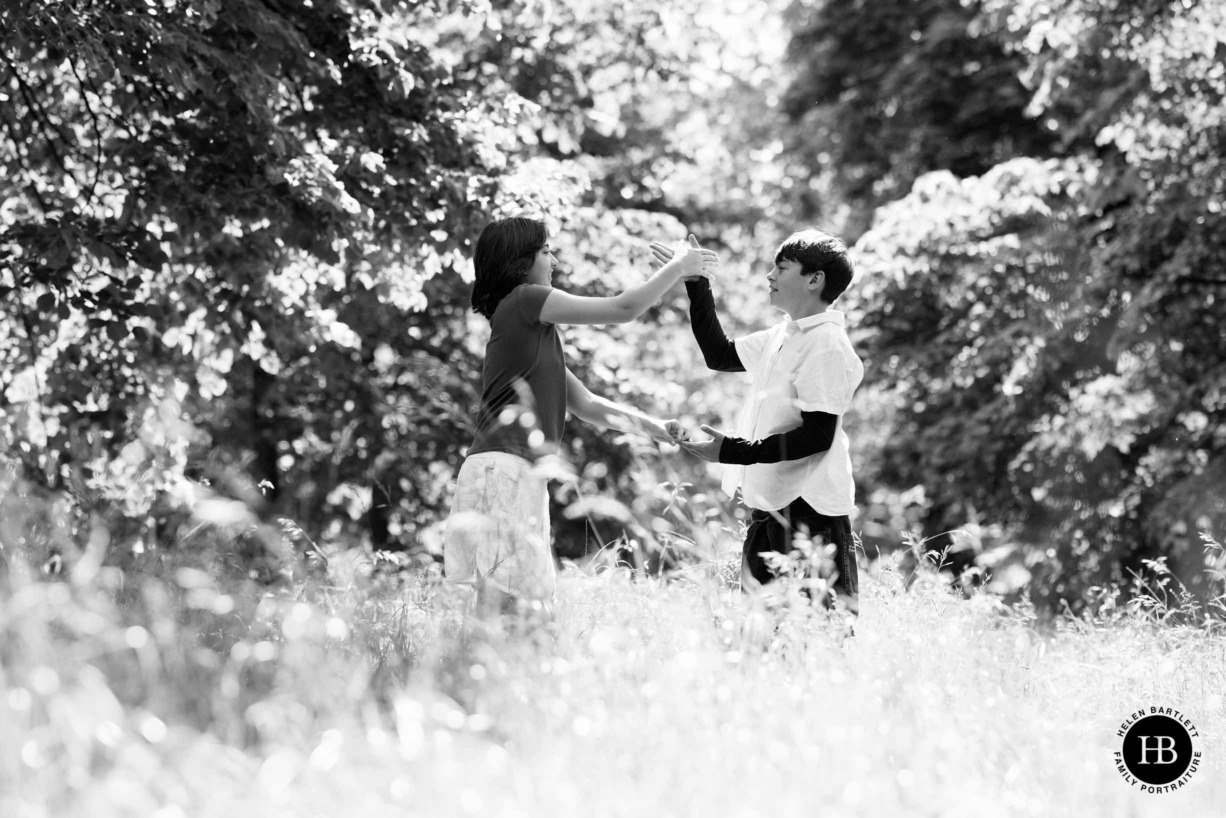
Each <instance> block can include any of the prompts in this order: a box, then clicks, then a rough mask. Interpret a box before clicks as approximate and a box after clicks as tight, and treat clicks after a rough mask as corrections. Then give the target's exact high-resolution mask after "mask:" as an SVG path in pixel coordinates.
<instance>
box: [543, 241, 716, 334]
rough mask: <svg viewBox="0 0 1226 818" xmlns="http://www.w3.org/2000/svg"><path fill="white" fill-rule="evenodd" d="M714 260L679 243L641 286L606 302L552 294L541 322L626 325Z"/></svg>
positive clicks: (692, 245) (557, 292)
mask: <svg viewBox="0 0 1226 818" xmlns="http://www.w3.org/2000/svg"><path fill="white" fill-rule="evenodd" d="M716 258H717V256H716V254H715V253H714V252H712V251H710V250H703V249H702V248H700V247H698V246H697V241H696V240H693V241H690V242H681V243H679V244H678V245H677V249H676V251H675V252H674V254H673V257H672V259H671V260H670V261H669V262H668V263H667V264H665V265H664V266H663V267H661V268H660V269H658V270H656V271H655V273H653V274H652V276H651V278H649V279H647V280H646V281H644V282H643V283H642V284H639V285H637V286H634V287H631V288H630V289H628V290H626V291H625V292H623V293H621V294H619V295H614V296H610V297H607V298H595V297H591V296H582V295H571V294H570V293H564V292H562V291H561V290H554V291H553V292H551V293H550V294H549V296H548V298H546V299H545V304H544V306H542V307H541V320H542V321H544V322H546V323H549V324H627V323H629V322H631V321H633V320H635V319H636V318H638V317H639V316H640V315H642V314H643V313H644V312H646V311H647V308H648V307H650V306H651V305H652V304H654V303H656V302H657V301H659V300H660V298H661V296H663V295H664V293H665V292H667V291H668V289H669V288H670V287H672V286H673V285H674V284H676V283H677V280H678V279H680V278H682V277H683V276H701V275H704V269H703V268H704V266H707V265H712V264H714V262H715V260H716Z"/></svg>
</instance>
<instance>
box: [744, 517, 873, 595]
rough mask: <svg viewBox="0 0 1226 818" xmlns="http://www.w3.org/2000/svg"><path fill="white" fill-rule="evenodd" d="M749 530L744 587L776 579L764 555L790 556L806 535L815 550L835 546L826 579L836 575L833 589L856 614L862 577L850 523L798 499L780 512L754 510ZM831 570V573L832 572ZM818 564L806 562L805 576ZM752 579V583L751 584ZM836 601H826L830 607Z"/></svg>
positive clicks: (809, 574)
mask: <svg viewBox="0 0 1226 818" xmlns="http://www.w3.org/2000/svg"><path fill="white" fill-rule="evenodd" d="M752 512H753V513H752V515H751V517H750V521H749V530H748V531H747V532H746V533H745V546H744V549H743V551H742V553H741V587H742V588H746V589H748V588H752V587H754V585H755V583H756V584H758V585H765V584H766V583H768V582H771V581H772V580H774V579H775V578H776V574H775V571H774V569H773V568H772V567H771V566H770V565H769V564H768V563H767V561H766V560H765V559H763V557H762V555H763V554H766V553H770V552H774V553H777V554H789V553H791V552H792V551H793V549H794V546H793V544H792V539H793V537H794V536H796V534H798V533H800V534H802V535H806V534H807V536H808V538H809V541H810V542H811V543H812V544H813V546H814V548H816V549H821V548H823V547H824V546H825V545H827V544H833V545H834V554H833V560H834V564H833V566H831V567H830V568H828V569H826V571H823V572H822V573H823V576H822V578H823V579H827V580H829V579H830V576H829V574H830V573H832V574H833V575H834V582H833V586H832V590H833V591H834V593H835V594H837V596H838V597H839V598H840V599H841V600H842V601H843V602H844V603H845V604H846V605H847V607H848V608H849V609H850V610H851V611H853V612H854V611H856V610H857V608H858V607H859V606H858V602H859V598H860V576H859V573H858V571H857V568H856V550H855V548H856V546H855V540H854V539H853V538H852V535H851V520H850V518H848V517H847V516H846V515H844V516H842V517H827V516H826V515H824V514H818V513H817V512H816V511H814V510H813V507H812V506H810V505H809V504H808V503H806V502H805V501H804V500H803V499H801V498H799V497H797V498H796V499H795V500H793V501H792V502H791V503H790V504H789V505H787V506H786V507H785V508H782V509H779V510H778V511H760V510H758V509H752ZM831 569H832V570H831ZM817 570H818V567H817V565H815V564H814V563H813V562H811V561H806V576H809V577H811V576H812V574H813V573H815V572H816V571H817ZM750 580H752V582H751V581H750ZM832 601H833V600H831V599H830V598H829V595H827V598H825V599H823V600H822V602H823V604H824V605H826V606H827V607H829V606H830V604H831V603H832Z"/></svg>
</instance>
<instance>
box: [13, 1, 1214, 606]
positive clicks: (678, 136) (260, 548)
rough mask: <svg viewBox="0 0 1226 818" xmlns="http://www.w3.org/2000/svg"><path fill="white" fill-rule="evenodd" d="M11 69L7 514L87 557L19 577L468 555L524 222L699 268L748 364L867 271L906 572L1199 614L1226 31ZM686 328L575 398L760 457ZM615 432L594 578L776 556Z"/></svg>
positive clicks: (874, 481) (578, 487)
mask: <svg viewBox="0 0 1226 818" xmlns="http://www.w3.org/2000/svg"><path fill="white" fill-rule="evenodd" d="M0 55H2V58H3V65H0V163H2V164H3V176H2V180H0V185H2V186H3V196H2V197H0V304H3V309H2V310H0V440H2V442H3V451H4V458H5V468H6V475H7V476H6V478H5V482H4V485H5V486H6V489H5V491H6V497H5V500H4V503H5V507H6V508H8V509H10V510H12V509H15V508H19V507H21V506H22V505H23V503H25V504H27V505H28V503H27V501H29V500H30V499H31V498H32V497H35V496H37V497H44V498H56V499H55V501H54V503H52V504H51V505H45V504H44V505H42V506H39V508H53V509H58V511H57V512H56V514H58V515H59V516H58V517H56V519H55V520H52V521H51V522H49V523H48V524H47V525H43V526H42V527H41V528H39V526H38V525H37V523H38V521H37V520H33V519H27V517H30V516H31V515H26V517H21V516H20V515H19V514H17V513H16V512H13V513H12V514H8V515H6V519H5V526H4V528H5V530H4V532H3V534H4V536H3V537H2V538H0V547H3V548H5V549H11V548H13V547H16V544H17V543H18V542H25V543H27V544H29V542H31V541H32V540H31V537H33V536H34V534H33V533H32V532H34V531H35V530H36V529H37V530H38V531H40V532H42V533H40V534H39V537H40V538H41V539H39V547H40V548H44V549H45V550H46V554H47V559H48V560H49V562H51V563H54V562H55V560H59V561H62V562H64V563H67V564H69V566H71V565H72V564H75V563H79V562H80V561H81V560H83V559H86V558H87V556H88V555H89V554H91V553H95V552H97V550H98V548H99V546H98V545H97V542H96V540H97V537H96V536H95V535H94V534H91V532H95V531H96V530H97V528H98V521H99V520H104V521H105V522H106V525H107V527H108V530H109V531H111V532H113V533H112V534H111V535H109V536H108V538H107V542H106V546H105V549H106V552H107V553H106V555H105V557H99V558H100V559H101V558H104V559H106V560H108V561H110V562H117V563H123V562H125V561H128V560H131V559H136V558H138V557H140V555H148V554H149V553H152V552H155V551H156V550H157V549H161V548H167V547H170V546H171V545H172V544H173V543H175V542H181V541H183V540H184V537H188V538H189V539H190V536H191V535H193V532H196V531H198V528H199V526H200V525H201V524H202V523H207V524H209V525H212V526H214V527H218V526H220V527H227V526H228V527H230V528H231V529H233V530H236V531H240V532H242V536H241V537H240V538H239V539H240V541H242V542H244V543H248V545H249V546H250V549H251V551H252V553H253V554H257V555H264V556H269V557H271V558H270V559H268V560H267V562H268V564H269V565H270V566H272V569H270V570H274V571H275V570H276V566H278V565H283V564H284V563H285V562H286V556H287V554H288V551H289V549H291V548H297V549H300V550H304V551H307V552H309V553H316V554H324V553H336V552H337V551H339V550H341V549H344V548H350V547H361V548H369V549H373V550H374V551H406V552H410V553H417V552H428V551H429V549H430V548H432V547H436V544H437V529H438V524H439V523H440V521H441V520H442V518H443V517H444V515H445V513H446V508H447V504H448V502H449V499H450V497H449V492H448V481H449V480H450V479H451V478H452V476H453V475H454V472H455V470H456V468H457V467H458V465H459V463H460V461H461V459H462V457H463V451H464V446H465V445H466V443H467V442H468V441H469V440H470V439H471V433H472V429H471V420H472V416H473V412H472V409H473V406H474V404H475V402H476V399H477V391H476V390H477V385H478V383H479V373H480V366H481V359H482V350H483V344H484V339H485V335H484V333H485V332H486V328H485V322H484V320H483V319H480V318H479V317H476V316H474V315H473V314H472V313H471V312H470V311H469V303H468V292H469V288H470V286H471V277H472V271H471V263H470V261H469V254H470V250H471V246H472V242H473V241H474V239H475V237H476V234H477V233H478V232H479V230H480V228H481V226H482V225H483V224H484V223H485V222H486V221H488V220H489V219H490V218H493V217H496V216H499V215H505V214H509V213H513V212H521V211H528V212H530V213H540V214H544V215H545V216H546V217H547V219H548V220H549V223H550V226H551V232H552V233H553V235H554V238H553V240H552V241H553V244H554V246H555V247H557V248H558V249H559V251H560V252H559V257H560V259H561V262H562V267H563V269H562V271H561V273H560V275H559V276H558V277H557V279H556V282H557V283H558V284H559V286H563V287H567V288H570V289H573V290H574V291H577V292H584V293H589V294H605V293H613V292H617V291H619V290H621V289H623V288H624V287H625V286H627V285H628V284H630V283H632V282H634V281H637V280H640V279H641V278H642V277H643V276H645V275H647V273H648V271H649V269H650V265H649V261H648V259H649V254H648V253H647V250H646V244H647V242H648V241H649V240H652V239H657V238H662V239H667V240H675V239H678V238H681V237H682V236H684V235H685V233H686V232H687V231H692V232H694V233H696V234H697V235H699V236H700V237H701V238H702V239H703V240H704V242H706V243H707V245H708V246H711V247H715V248H717V249H718V250H719V251H720V252H721V254H722V256H723V258H724V264H723V267H722V271H721V274H720V276H721V277H720V281H719V282H718V284H717V297H718V299H719V303H720V304H721V306H722V308H723V314H724V315H725V317H726V324H727V326H728V328H729V330H730V331H732V332H734V333H740V332H744V331H748V330H751V329H755V328H759V327H762V326H765V325H766V324H767V323H769V322H771V321H773V320H774V316H772V315H771V314H770V311H769V309H768V307H767V305H766V299H765V294H764V291H763V288H762V285H761V282H762V277H763V275H764V274H765V272H766V271H767V269H768V267H769V261H770V258H771V254H772V252H773V248H774V246H775V245H776V244H777V243H778V241H779V240H780V239H782V238H783V237H784V236H785V235H786V234H787V233H789V232H791V231H792V230H793V229H796V228H799V227H802V226H810V225H818V226H821V227H823V228H825V229H828V230H830V231H832V232H836V233H839V234H842V235H844V236H845V237H846V238H847V239H848V240H849V242H855V244H856V257H857V260H858V263H859V278H858V281H857V284H856V285H855V286H854V287H853V290H852V291H851V292H849V294H848V296H847V297H846V302H847V303H846V304H844V305H842V306H844V307H845V308H846V309H847V310H848V312H849V319H850V325H851V327H852V331H853V333H854V337H855V340H856V342H857V344H858V346H859V349H860V351H861V354H862V357H864V358H865V360H866V363H867V372H868V377H867V381H866V383H865V386H864V388H863V391H862V393H861V395H860V398H859V400H858V401H857V407H856V409H855V412H854V414H853V416H852V417H850V418H849V419H848V429H849V431H850V433H851V435H852V438H853V441H854V443H855V446H856V452H855V455H856V457H857V460H858V469H859V484H860V485H859V490H860V497H859V500H860V504H861V507H862V509H863V512H862V514H861V516H860V517H859V518H858V520H857V528H858V529H860V530H861V531H862V534H863V537H864V541H865V545H866V552H867V554H868V556H869V557H870V558H873V557H875V556H876V554H877V552H878V549H887V550H888V549H890V548H893V547H896V546H898V545H899V544H900V543H901V542H903V540H904V539H905V537H907V536H909V537H911V538H913V539H914V540H915V541H924V542H926V543H927V544H928V546H929V547H932V548H940V549H948V551H949V555H950V561H951V563H952V564H953V565H954V566H955V567H957V568H959V569H961V568H964V567H972V568H978V569H981V570H983V571H987V572H990V575H991V577H992V580H991V581H992V582H995V583H996V584H997V587H998V588H1000V589H1001V590H1002V591H1005V592H1010V593H1012V592H1017V591H1021V590H1027V591H1029V592H1030V593H1031V594H1032V595H1033V596H1034V597H1035V598H1036V600H1040V601H1042V602H1044V603H1047V604H1055V603H1056V602H1058V601H1060V600H1064V601H1067V602H1069V603H1070V604H1073V605H1077V604H1078V603H1079V601H1080V600H1082V599H1084V598H1086V596H1087V595H1088V594H1089V592H1090V589H1091V588H1092V587H1093V586H1096V585H1108V584H1113V583H1122V582H1124V581H1126V580H1127V578H1128V573H1129V572H1130V571H1135V570H1140V569H1141V567H1142V566H1143V565H1144V564H1145V562H1146V561H1147V560H1154V559H1158V558H1165V559H1167V560H1168V561H1169V562H1170V563H1171V564H1172V566H1173V568H1174V569H1175V572H1176V575H1177V576H1182V577H1187V578H1188V581H1189V582H1190V583H1193V584H1194V583H1195V582H1196V579H1195V578H1196V577H1197V576H1199V574H1200V571H1199V569H1200V568H1201V562H1200V559H1201V554H1200V550H1199V548H1200V546H1199V540H1198V537H1197V534H1198V532H1199V531H1201V530H1215V531H1217V532H1218V535H1219V538H1220V532H1221V529H1222V525H1223V522H1224V521H1226V499H1224V494H1226V493H1224V491H1223V489H1224V488H1226V428H1224V427H1223V423H1222V421H1223V417H1224V414H1226V329H1224V328H1223V327H1224V326H1226V322H1224V321H1223V320H1222V319H1223V318H1224V317H1226V315H1224V311H1223V309H1222V299H1223V297H1224V296H1226V272H1223V270H1224V269H1226V265H1224V264H1223V262H1224V261H1226V230H1224V228H1226V224H1224V223H1223V222H1224V220H1226V216H1224V215H1223V212H1222V209H1223V198H1224V196H1223V193H1224V191H1223V186H1224V185H1226V181H1223V180H1224V179H1226V168H1223V167H1222V165H1223V163H1224V159H1223V157H1224V156H1226V151H1224V145H1226V123H1224V121H1223V117H1224V114H1223V110H1224V108H1223V105H1222V103H1223V95H1224V93H1226V69H1224V68H1223V65H1226V59H1224V57H1226V10H1224V9H1223V8H1222V7H1221V4H1218V3H1212V2H1207V1H1206V2H1193V1H1191V0H1185V1H1184V2H1159V1H1158V0H1145V1H1144V2H1136V1H1135V0H1130V1H1129V2H1124V0H1055V1H1054V2H1053V0H1044V2H1038V0H1034V1H1033V2H1032V1H1031V0H1023V1H1022V2H1016V1H1015V0H1010V2H1004V0H979V1H975V0H966V1H965V2H959V0H922V1H921V2H906V1H904V0H856V2H848V3H842V2H841V3H835V2H828V0H769V1H768V2H757V3H750V2H748V0H716V1H715V2H711V1H710V0H706V1H705V2H700V1H699V0H680V2H677V3H673V4H670V5H669V6H668V7H662V6H660V4H656V3H645V2H641V1H640V0H629V2H627V0H617V2H613V1H612V0H566V1H565V2H544V1H542V2H535V0H533V1H532V2H503V1H502V0H472V1H471V2H469V1H467V0H464V1H461V0H422V1H421V2H393V1H392V0H314V2H312V3H309V4H307V3H299V2H282V0H264V1H263V2H256V1H255V0H204V2H191V3H188V2H178V1H177V0H80V1H79V2H69V3H63V2H50V0H19V2H17V3H13V4H8V5H6V6H5V8H4V9H3V10H0ZM685 306H686V305H685V297H684V295H683V294H682V293H681V292H680V288H677V291H676V292H674V293H671V294H670V295H669V297H667V298H666V299H665V301H664V302H663V303H662V304H661V305H660V306H659V307H658V308H655V309H653V310H652V311H651V312H649V313H648V315H647V316H646V317H645V319H644V320H643V321H640V322H639V323H636V324H633V325H629V326H618V327H595V328H571V329H568V330H567V331H566V334H565V337H566V342H567V346H568V355H569V361H570V365H571V368H572V369H573V370H574V371H575V372H576V374H578V375H579V376H580V377H581V379H582V380H583V381H584V382H585V383H587V385H588V386H589V387H590V388H591V389H592V390H593V391H595V392H597V393H598V394H603V395H606V396H608V397H611V398H615V399H617V400H621V401H624V402H627V403H631V404H634V405H637V406H640V407H641V408H643V409H645V410H647V411H650V412H653V413H655V414H658V415H661V416H682V417H684V418H686V419H687V420H688V421H689V422H692V423H698V422H710V423H714V424H720V425H724V426H727V425H729V424H730V423H731V421H732V411H733V409H734V407H735V406H736V403H737V401H738V399H739V395H740V393H741V391H742V390H743V389H744V388H745V383H744V381H743V380H742V379H740V378H738V377H728V378H719V379H716V378H711V377H709V373H707V372H706V371H705V369H703V368H702V367H701V359H700V357H699V356H698V354H697V349H696V346H695V344H694V342H693V340H692V338H691V337H690V335H689V330H688V327H687V323H686V318H685ZM570 432H571V434H570V435H569V436H568V441H569V444H568V445H569V449H568V452H567V455H568V459H569V461H570V463H571V467H572V468H573V470H574V472H575V474H576V477H577V479H576V480H572V481H560V482H558V483H557V484H556V489H555V503H556V505H557V509H556V511H557V512H558V513H557V514H555V520H556V521H557V533H558V550H559V553H560V554H562V555H564V556H570V557H580V556H583V555H584V554H586V553H589V552H590V551H592V550H593V549H594V548H597V547H599V546H601V545H605V544H608V543H610V542H612V541H614V540H618V539H620V540H621V541H622V544H623V546H624V548H625V549H626V550H627V552H628V553H631V554H632V555H634V556H635V558H636V559H638V560H641V561H642V562H643V563H644V564H646V565H648V566H649V567H653V568H658V567H661V566H667V565H668V564H670V563H671V562H672V561H675V560H677V559H688V558H690V557H695V556H696V557H699V558H702V557H704V556H709V555H710V554H712V553H716V552H719V551H722V550H728V549H732V548H735V547H736V546H737V544H738V543H739V536H738V533H737V532H736V530H735V529H736V526H737V525H738V519H737V516H736V514H735V513H734V512H732V511H731V510H728V511H724V512H720V511H718V509H719V506H720V504H719V501H718V498H717V497H716V496H715V492H716V488H715V483H714V481H713V474H712V473H711V472H709V471H708V470H707V469H706V468H705V467H702V466H701V465H700V464H697V463H696V462H695V461H692V460H689V459H686V458H685V457H683V456H681V455H679V454H676V453H671V452H660V451H659V450H657V448H656V447H655V446H654V444H647V443H644V442H643V441H638V440H634V439H630V438H626V437H619V436H614V435H611V434H609V433H606V432H601V431H597V430H593V429H591V428H588V427H585V426H583V425H582V424H578V423H573V424H572V426H571V428H570ZM681 497H684V498H685V499H686V500H687V502H684V503H683V502H679V498H681ZM725 505H727V504H725ZM695 509H697V511H695ZM40 513H41V512H40ZM286 521H292V523H289V522H286ZM950 532H957V533H956V534H951V533H950ZM91 537H92V538H93V539H91ZM91 542H92V543H94V545H93V546H92V547H93V551H91V547H90V543H91ZM92 558H93V557H91V559H92ZM291 562H292V561H291Z"/></svg>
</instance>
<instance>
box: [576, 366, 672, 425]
mask: <svg viewBox="0 0 1226 818" xmlns="http://www.w3.org/2000/svg"><path fill="white" fill-rule="evenodd" d="M566 408H567V410H569V411H570V412H571V413H572V414H573V415H574V416H575V417H577V418H579V419H580V420H583V421H587V422H588V423H591V424H592V425H594V426H600V427H602V428H605V429H619V430H621V431H624V432H640V433H642V434H645V435H648V436H649V437H651V438H652V439H654V440H658V441H660V442H661V443H673V442H675V441H674V439H673V436H672V435H671V434H670V433H669V431H668V427H667V423H666V421H663V420H660V419H659V418H654V417H652V416H651V415H648V414H645V413H643V412H640V411H639V410H637V409H634V408H632V407H630V406H626V405H625V404H621V403H614V402H613V401H611V400H608V399H606V398H602V397H600V396H599V395H594V394H592V392H591V391H590V390H589V389H588V388H587V387H586V386H584V385H583V383H582V382H581V381H580V380H579V379H578V378H577V377H575V375H574V373H572V372H571V371H570V370H569V369H567V370H566Z"/></svg>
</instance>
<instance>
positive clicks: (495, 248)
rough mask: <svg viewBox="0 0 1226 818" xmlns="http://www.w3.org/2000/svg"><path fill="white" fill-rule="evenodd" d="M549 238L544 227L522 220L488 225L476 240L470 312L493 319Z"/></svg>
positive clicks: (533, 220)
mask: <svg viewBox="0 0 1226 818" xmlns="http://www.w3.org/2000/svg"><path fill="white" fill-rule="evenodd" d="M548 238H549V236H548V234H547V232H546V230H545V223H544V222H543V221H540V220H538V219H530V218H527V217H526V216H512V217H511V218H509V219H499V220H497V221H493V222H490V223H489V224H487V225H486V226H485V229H484V230H482V231H481V235H480V236H479V237H478V238H477V249H476V252H475V253H474V254H473V267H474V269H475V270H476V274H477V280H476V282H474V284H473V294H472V302H473V312H477V313H480V314H481V315H484V316H485V317H486V319H490V318H492V317H493V316H494V310H496V309H498V304H499V302H501V301H502V299H503V298H505V297H506V296H507V294H508V293H510V292H511V290H514V289H515V288H516V287H518V286H519V285H520V284H523V283H524V280H525V279H526V278H527V277H528V270H530V269H531V268H532V262H533V261H534V260H535V256H536V254H537V252H538V251H539V250H540V249H541V248H542V247H544V246H545V242H546V241H547V240H548Z"/></svg>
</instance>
